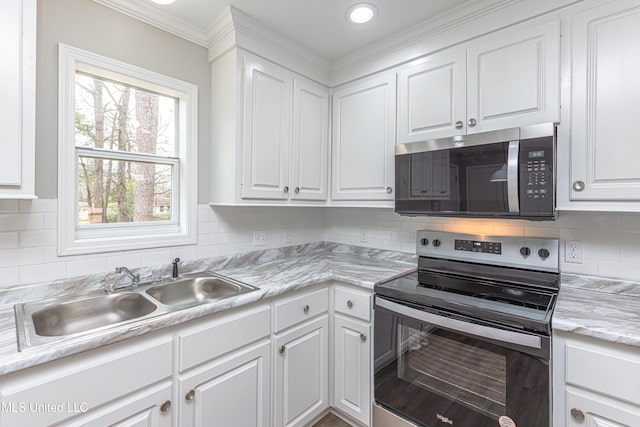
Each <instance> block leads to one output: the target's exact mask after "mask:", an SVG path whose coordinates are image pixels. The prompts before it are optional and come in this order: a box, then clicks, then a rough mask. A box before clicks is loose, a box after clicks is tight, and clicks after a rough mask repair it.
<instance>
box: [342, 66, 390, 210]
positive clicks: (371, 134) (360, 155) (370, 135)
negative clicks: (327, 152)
mask: <svg viewBox="0 0 640 427" xmlns="http://www.w3.org/2000/svg"><path fill="white" fill-rule="evenodd" d="M395 133H396V75H395V73H384V74H381V75H378V76H376V77H374V78H371V79H365V80H360V81H358V82H356V83H355V84H349V85H346V86H341V87H340V88H338V89H336V90H335V91H334V92H333V138H332V171H331V173H332V189H331V190H332V191H331V199H332V200H339V201H340V200H356V201H359V200H362V201H369V200H371V201H386V200H389V201H392V200H393V182H394V175H393V172H394V163H393V162H394V151H393V148H394V145H395Z"/></svg>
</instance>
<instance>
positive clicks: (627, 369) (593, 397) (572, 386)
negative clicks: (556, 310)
mask: <svg viewBox="0 0 640 427" xmlns="http://www.w3.org/2000/svg"><path fill="white" fill-rule="evenodd" d="M553 340H554V341H553V347H554V349H553V359H552V360H553V364H554V365H553V366H554V374H553V381H554V384H553V408H554V409H553V412H554V414H553V425H554V426H566V427H622V426H624V427H635V426H640V351H638V348H637V347H633V346H626V345H622V344H617V343H612V342H608V341H602V340H597V339H593V338H589V337H584V336H581V335H577V334H570V333H562V332H554V336H553Z"/></svg>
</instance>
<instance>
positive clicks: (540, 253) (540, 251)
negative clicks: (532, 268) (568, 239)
mask: <svg viewBox="0 0 640 427" xmlns="http://www.w3.org/2000/svg"><path fill="white" fill-rule="evenodd" d="M549 255H550V253H549V249H545V248H542V249H538V256H539V257H540V258H542V259H546V258H549Z"/></svg>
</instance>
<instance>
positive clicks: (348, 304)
mask: <svg viewBox="0 0 640 427" xmlns="http://www.w3.org/2000/svg"><path fill="white" fill-rule="evenodd" d="M347 307H349V308H353V302H351V300H349V301H347Z"/></svg>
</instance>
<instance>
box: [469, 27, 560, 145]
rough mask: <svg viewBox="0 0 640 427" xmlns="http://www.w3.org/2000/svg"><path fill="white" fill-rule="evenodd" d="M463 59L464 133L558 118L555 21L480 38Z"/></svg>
mask: <svg viewBox="0 0 640 427" xmlns="http://www.w3.org/2000/svg"><path fill="white" fill-rule="evenodd" d="M526 25H529V24H526ZM468 58H469V59H468V63H467V133H476V132H485V131H489V130H495V129H503V128H510V127H518V126H526V125H532V124H538V123H546V122H557V121H559V120H560V24H559V22H558V21H557V20H555V19H554V20H553V21H550V22H544V23H541V24H536V25H534V26H530V27H528V28H526V27H525V28H522V26H518V27H516V28H514V29H509V30H505V31H502V32H500V33H497V34H496V35H495V36H490V37H489V38H488V39H485V38H483V39H481V40H480V41H478V42H475V43H473V44H472V45H471V46H469V49H468Z"/></svg>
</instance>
